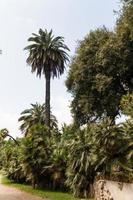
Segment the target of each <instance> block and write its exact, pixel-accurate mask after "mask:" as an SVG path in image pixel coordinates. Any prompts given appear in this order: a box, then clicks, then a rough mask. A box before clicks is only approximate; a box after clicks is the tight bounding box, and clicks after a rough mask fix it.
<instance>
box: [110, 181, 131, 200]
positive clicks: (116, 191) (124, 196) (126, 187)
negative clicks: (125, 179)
mask: <svg viewBox="0 0 133 200" xmlns="http://www.w3.org/2000/svg"><path fill="white" fill-rule="evenodd" d="M106 187H107V189H108V190H109V191H110V193H111V196H112V197H113V199H114V200H133V184H129V183H118V182H114V181H106Z"/></svg>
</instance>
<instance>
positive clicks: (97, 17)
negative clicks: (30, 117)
mask: <svg viewBox="0 0 133 200" xmlns="http://www.w3.org/2000/svg"><path fill="white" fill-rule="evenodd" d="M118 9H119V0H21V1H20V0H0V49H2V51H3V54H2V55H0V129H1V128H8V129H9V131H10V133H11V134H12V135H14V136H16V135H18V134H19V129H18V126H19V124H18V122H17V119H18V117H19V116H20V113H21V111H23V110H24V109H26V108H29V106H30V104H31V103H35V102H40V103H43V102H44V95H45V81H44V79H43V78H42V80H39V78H36V76H35V74H31V72H30V67H29V66H27V65H26V52H24V51H23V48H24V47H25V46H26V45H27V39H28V37H30V35H31V33H33V32H34V33H36V32H37V31H38V29H39V28H42V29H45V28H46V29H48V30H50V29H51V28H52V29H53V31H54V34H55V35H61V36H64V37H65V42H66V44H67V45H68V46H69V48H70V50H71V52H70V56H72V55H74V51H75V48H76V45H77V41H78V40H81V39H83V37H84V36H85V35H86V34H87V33H88V32H89V31H90V30H91V29H95V28H97V27H101V26H103V25H105V26H107V27H108V28H110V29H113V27H114V24H115V19H116V16H115V15H114V12H113V10H118ZM65 78H66V73H65V75H64V76H62V77H61V78H60V79H59V80H54V81H52V88H51V90H52V91H51V93H52V94H51V105H52V111H53V114H55V115H56V117H57V119H58V121H59V123H60V124H62V123H63V122H66V123H69V122H70V121H71V115H70V109H69V104H70V101H71V97H70V94H68V93H67V91H66V88H65V84H64V81H65Z"/></svg>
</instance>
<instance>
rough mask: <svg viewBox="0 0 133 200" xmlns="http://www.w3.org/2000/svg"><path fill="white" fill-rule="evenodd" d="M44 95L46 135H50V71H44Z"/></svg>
mask: <svg viewBox="0 0 133 200" xmlns="http://www.w3.org/2000/svg"><path fill="white" fill-rule="evenodd" d="M45 77H46V95H45V106H46V126H47V127H48V133H49V135H50V70H47V71H46V74H45Z"/></svg>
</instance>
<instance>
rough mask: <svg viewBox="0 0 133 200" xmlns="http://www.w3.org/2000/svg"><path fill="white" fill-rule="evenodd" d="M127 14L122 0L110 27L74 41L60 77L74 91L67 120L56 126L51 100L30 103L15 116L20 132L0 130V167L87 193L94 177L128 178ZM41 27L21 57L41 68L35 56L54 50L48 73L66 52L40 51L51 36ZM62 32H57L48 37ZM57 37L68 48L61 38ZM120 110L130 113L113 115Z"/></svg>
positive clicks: (23, 178)
mask: <svg viewBox="0 0 133 200" xmlns="http://www.w3.org/2000/svg"><path fill="white" fill-rule="evenodd" d="M132 22H133V1H124V2H123V8H122V10H121V12H120V13H119V18H118V20H117V23H116V27H115V30H114V31H112V32H111V31H109V30H108V29H107V28H105V27H104V28H100V29H97V30H95V31H91V32H90V33H89V34H88V35H87V36H86V37H85V39H84V40H83V41H81V42H80V43H79V45H78V48H77V52H76V55H75V56H74V58H73V59H72V61H71V63H70V70H69V74H68V77H67V80H66V85H67V88H68V91H69V92H71V94H72V96H73V100H72V103H71V110H72V114H73V119H74V120H73V123H72V124H70V125H66V124H64V125H63V127H62V129H61V130H59V128H58V122H57V120H56V117H55V116H53V115H52V113H51V114H50V113H49V114H48V112H49V105H46V104H43V105H40V104H37V103H36V104H32V105H31V108H29V109H26V110H25V111H23V112H22V113H21V116H20V118H19V122H20V123H21V126H20V130H21V131H22V133H23V136H24V137H23V138H17V139H16V140H14V139H13V140H12V139H9V140H5V137H6V136H8V135H6V134H5V132H3V130H2V131H1V134H0V148H1V151H0V167H1V169H3V170H4V171H5V172H6V174H7V176H8V177H9V178H10V179H12V180H14V181H15V182H18V183H28V184H30V185H32V186H33V188H42V189H43V188H45V189H50V190H61V191H69V192H72V193H73V194H74V196H76V197H85V198H87V197H92V196H93V195H94V187H93V184H94V181H95V180H97V179H99V178H107V179H113V180H119V181H128V182H132V181H133V69H132V67H133V24H132ZM39 34H40V36H38V35H35V34H34V36H35V37H34V38H32V39H30V40H29V41H34V40H35V43H36V44H32V45H31V46H28V49H30V57H29V58H28V61H27V62H28V63H29V64H30V65H31V66H32V70H33V71H37V73H38V75H41V73H42V72H43V70H44V73H45V69H43V68H42V66H43V65H41V66H40V64H39V63H40V62H41V63H42V60H43V61H46V60H47V59H46V58H47V56H50V57H49V58H48V60H49V62H50V61H51V60H50V59H53V58H54V61H51V63H52V64H51V65H50V67H51V66H54V64H55V63H56V61H55V60H56V59H57V61H58V62H59V63H58V62H57V63H56V64H55V69H54V68H52V70H54V71H52V72H51V73H54V76H56V75H57V74H58V73H59V74H61V73H62V72H63V71H60V70H64V63H65V61H66V60H67V58H66V57H65V55H66V54H64V53H65V52H64V51H63V50H61V52H62V53H63V55H61V54H60V55H59V54H57V55H56V50H57V51H58V48H55V49H54V52H53V51H52V50H51V51H49V53H48V52H47V51H48V50H47V49H45V50H46V52H45V51H44V49H43V48H44V47H45V44H44V43H45V42H48V41H47V40H46V41H45V39H46V38H45V36H46V35H47V34H48V36H50V37H49V40H50V39H51V34H52V32H50V33H48V32H46V31H45V32H43V31H42V30H40V32H39ZM40 37H42V38H41V40H42V39H44V41H43V46H41V47H39V48H37V49H36V45H38V43H39V45H40V42H42V41H40V39H38V38H40ZM47 39H48V38H47ZM52 39H53V38H52ZM60 39H61V38H60V37H59V38H58V37H57V38H56V39H54V42H57V41H58V40H60ZM61 41H62V40H61ZM52 44H53V43H52ZM56 45H58V44H57V43H56ZM59 45H61V47H63V48H65V49H67V47H66V46H64V45H63V44H62V43H60V42H59ZM62 45H63V46H62ZM50 47H51V46H50ZM54 47H55V46H54ZM56 47H57V46H56ZM32 48H33V50H32ZM40 48H41V49H40ZM32 51H33V55H32ZM34 51H35V52H34ZM36 51H37V52H36ZM36 53H37V54H36ZM47 53H48V55H47ZM58 53H60V52H58ZM41 55H43V57H42V56H41ZM39 56H40V57H39ZM58 56H59V58H61V59H64V60H63V61H62V62H63V63H62V66H63V68H61V69H59V68H58V67H57V66H60V64H61V63H60V61H59V60H60V59H59V60H58ZM45 57H46V58H45ZM38 58H41V60H39V59H38ZM44 63H45V62H44ZM44 63H43V64H44ZM49 64H50V63H49ZM40 67H41V68H40ZM43 67H45V65H44V66H43ZM46 67H47V65H46ZM50 69H51V68H50ZM38 70H39V71H38ZM40 70H41V71H40ZM56 70H57V71H58V70H59V71H58V73H57V71H56ZM47 106H48V107H47ZM122 114H123V115H124V116H127V117H128V119H127V120H126V121H125V122H123V123H119V124H118V123H116V119H117V117H119V116H121V115H122ZM49 117H50V120H48V119H47V118H49ZM48 121H50V123H49V122H48ZM49 128H50V132H49ZM6 133H7V132H6ZM49 133H50V134H49Z"/></svg>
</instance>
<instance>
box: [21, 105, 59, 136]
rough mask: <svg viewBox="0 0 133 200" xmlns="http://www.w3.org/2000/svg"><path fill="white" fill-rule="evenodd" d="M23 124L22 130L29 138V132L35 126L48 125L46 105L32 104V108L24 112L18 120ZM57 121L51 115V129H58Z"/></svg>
mask: <svg viewBox="0 0 133 200" xmlns="http://www.w3.org/2000/svg"><path fill="white" fill-rule="evenodd" d="M18 121H19V122H21V125H20V130H21V131H22V133H23V134H24V135H25V136H27V134H28V131H29V130H30V128H31V127H32V126H33V125H36V124H38V123H39V124H42V125H44V124H46V107H45V104H42V105H41V104H38V103H36V104H31V108H29V109H26V110H24V111H23V112H22V113H21V117H20V118H19V119H18ZM57 127H58V126H57V120H56V118H55V116H53V115H52V114H51V115H50V129H52V130H53V129H57Z"/></svg>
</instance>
